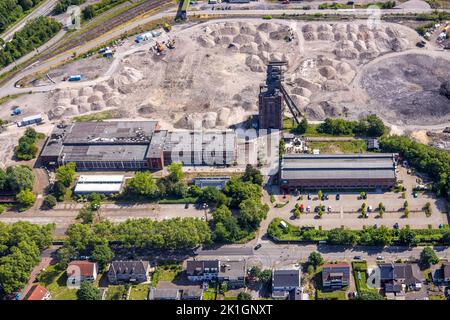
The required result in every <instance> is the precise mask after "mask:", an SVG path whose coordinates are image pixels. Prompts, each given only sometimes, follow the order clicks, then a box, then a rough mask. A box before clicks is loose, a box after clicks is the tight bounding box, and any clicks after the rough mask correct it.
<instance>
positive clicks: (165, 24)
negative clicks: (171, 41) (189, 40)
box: [163, 22, 172, 32]
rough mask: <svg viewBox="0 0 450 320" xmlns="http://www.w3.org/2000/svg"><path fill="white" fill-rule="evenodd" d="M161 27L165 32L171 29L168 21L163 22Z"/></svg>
mask: <svg viewBox="0 0 450 320" xmlns="http://www.w3.org/2000/svg"><path fill="white" fill-rule="evenodd" d="M163 29H164V31H165V32H170V30H172V26H171V25H170V24H169V23H167V22H164V24H163Z"/></svg>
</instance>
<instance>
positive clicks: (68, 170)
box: [56, 162, 76, 188]
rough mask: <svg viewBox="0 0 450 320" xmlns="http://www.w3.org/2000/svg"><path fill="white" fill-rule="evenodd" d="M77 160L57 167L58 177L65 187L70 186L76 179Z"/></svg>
mask: <svg viewBox="0 0 450 320" xmlns="http://www.w3.org/2000/svg"><path fill="white" fill-rule="evenodd" d="M75 169H76V165H75V162H69V163H67V164H66V165H63V166H60V167H58V169H56V179H57V180H58V181H60V182H61V183H62V184H63V185H64V186H65V187H67V188H68V187H70V186H71V185H72V184H73V183H74V181H75Z"/></svg>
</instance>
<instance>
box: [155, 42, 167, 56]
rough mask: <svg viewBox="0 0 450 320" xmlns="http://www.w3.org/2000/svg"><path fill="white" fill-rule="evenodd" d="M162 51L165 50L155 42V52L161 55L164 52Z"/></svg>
mask: <svg viewBox="0 0 450 320" xmlns="http://www.w3.org/2000/svg"><path fill="white" fill-rule="evenodd" d="M164 49H165V48H164V45H163V44H161V43H159V42H158V41H156V45H155V50H156V52H158V53H161V52H163V51H164Z"/></svg>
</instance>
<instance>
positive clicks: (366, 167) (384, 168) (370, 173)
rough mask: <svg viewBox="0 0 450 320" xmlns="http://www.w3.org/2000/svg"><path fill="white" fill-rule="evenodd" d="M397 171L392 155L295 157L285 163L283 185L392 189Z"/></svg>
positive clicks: (289, 187) (282, 161)
mask: <svg viewBox="0 0 450 320" xmlns="http://www.w3.org/2000/svg"><path fill="white" fill-rule="evenodd" d="M395 168H396V161H395V155H394V154H391V153H374V154H318V155H314V154H305V155H297V154H291V155H285V156H283V159H282V160H281V167H280V184H281V187H282V188H284V189H294V188H300V189H318V188H328V189H334V188H336V189H342V188H346V189H353V188H355V189H356V188H390V187H392V186H393V185H394V184H395V181H396V174H395Z"/></svg>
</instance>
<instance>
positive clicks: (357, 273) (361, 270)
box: [352, 261, 378, 294]
mask: <svg viewBox="0 0 450 320" xmlns="http://www.w3.org/2000/svg"><path fill="white" fill-rule="evenodd" d="M352 269H353V277H354V278H355V285H356V291H358V294H361V293H362V292H367V291H372V292H376V293H378V290H377V289H372V288H369V287H368V286H367V272H366V271H367V262H366V261H357V262H355V261H354V262H352Z"/></svg>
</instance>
